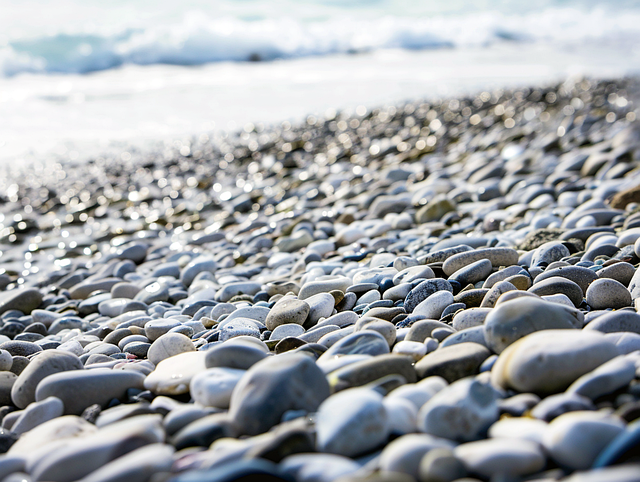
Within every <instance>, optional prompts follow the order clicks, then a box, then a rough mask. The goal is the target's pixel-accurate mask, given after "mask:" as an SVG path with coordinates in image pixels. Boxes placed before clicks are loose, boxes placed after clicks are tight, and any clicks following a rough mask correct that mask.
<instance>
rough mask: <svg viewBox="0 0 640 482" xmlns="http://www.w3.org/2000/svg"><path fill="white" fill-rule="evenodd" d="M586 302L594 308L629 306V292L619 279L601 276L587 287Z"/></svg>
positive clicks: (630, 300) (630, 302)
mask: <svg viewBox="0 0 640 482" xmlns="http://www.w3.org/2000/svg"><path fill="white" fill-rule="evenodd" d="M586 295H587V304H588V305H589V306H590V307H591V308H593V309H594V310H604V309H607V308H613V309H618V308H624V307H625V306H631V304H632V299H631V293H629V291H628V290H627V288H626V286H624V285H623V284H622V283H620V282H619V281H616V280H614V279H609V278H602V279H598V280H596V281H594V282H593V283H591V285H589V288H588V289H587V294H586Z"/></svg>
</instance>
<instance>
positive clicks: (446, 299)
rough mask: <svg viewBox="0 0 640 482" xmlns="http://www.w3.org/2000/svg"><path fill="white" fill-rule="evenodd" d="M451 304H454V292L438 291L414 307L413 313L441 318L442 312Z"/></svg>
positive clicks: (435, 318)
mask: <svg viewBox="0 0 640 482" xmlns="http://www.w3.org/2000/svg"><path fill="white" fill-rule="evenodd" d="M451 304H453V294H452V293H451V292H449V291H446V290H442V291H437V292H435V293H433V294H432V295H431V296H429V297H428V298H427V299H425V300H424V301H422V302H420V304H418V306H416V307H415V308H414V309H413V314H414V315H421V316H424V317H425V318H430V319H434V320H439V319H440V316H441V315H442V312H443V311H444V310H445V308H446V307H447V306H449V305H451Z"/></svg>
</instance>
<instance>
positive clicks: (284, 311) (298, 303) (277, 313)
mask: <svg viewBox="0 0 640 482" xmlns="http://www.w3.org/2000/svg"><path fill="white" fill-rule="evenodd" d="M310 310H311V307H310V306H309V304H308V303H307V302H306V301H302V300H298V299H295V298H289V299H284V300H281V301H278V302H277V303H276V304H275V305H274V306H273V308H271V311H270V312H269V314H268V315H267V318H266V321H265V324H266V326H267V329H268V330H271V331H273V330H275V328H276V327H278V326H280V325H285V324H288V323H296V324H298V325H302V324H304V322H305V320H306V319H307V316H309V311H310Z"/></svg>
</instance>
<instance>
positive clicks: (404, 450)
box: [378, 433, 454, 479]
mask: <svg viewBox="0 0 640 482" xmlns="http://www.w3.org/2000/svg"><path fill="white" fill-rule="evenodd" d="M453 447H454V444H453V443H452V442H451V441H450V440H447V439H443V438H439V437H434V436H432V435H428V434H417V433H413V434H407V435H404V436H402V437H398V438H397V439H395V440H394V441H393V442H391V443H389V444H388V445H387V446H386V447H385V448H384V450H383V451H382V453H381V454H380V459H379V462H378V465H379V467H380V471H381V472H382V473H385V472H388V473H391V474H398V473H402V474H407V475H410V476H412V477H413V478H414V479H418V478H419V477H420V464H421V461H422V459H423V458H424V456H425V455H426V454H428V453H430V452H431V451H433V450H436V449H449V450H451V449H453Z"/></svg>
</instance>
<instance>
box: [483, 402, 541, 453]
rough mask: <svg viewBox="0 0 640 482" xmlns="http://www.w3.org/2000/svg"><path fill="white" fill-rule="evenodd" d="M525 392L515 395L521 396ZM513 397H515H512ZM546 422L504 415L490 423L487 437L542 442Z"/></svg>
mask: <svg viewBox="0 0 640 482" xmlns="http://www.w3.org/2000/svg"><path fill="white" fill-rule="evenodd" d="M524 395H527V394H520V395H516V397H522V396H524ZM512 398H515V397H512ZM546 431H547V424H546V423H545V422H543V421H542V420H536V419H535V418H527V417H504V418H502V419H500V420H498V421H497V422H496V423H494V424H493V425H491V428H490V429H489V437H491V438H496V439H519V440H528V441H530V442H536V443H537V444H542V437H543V436H544V434H545V433H546Z"/></svg>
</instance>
